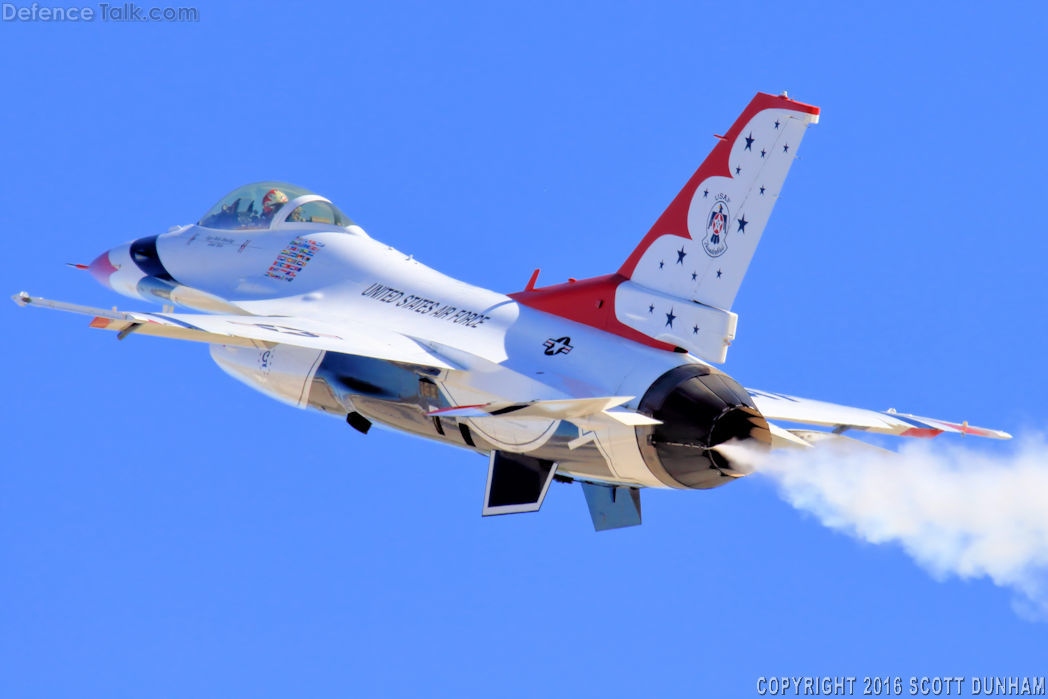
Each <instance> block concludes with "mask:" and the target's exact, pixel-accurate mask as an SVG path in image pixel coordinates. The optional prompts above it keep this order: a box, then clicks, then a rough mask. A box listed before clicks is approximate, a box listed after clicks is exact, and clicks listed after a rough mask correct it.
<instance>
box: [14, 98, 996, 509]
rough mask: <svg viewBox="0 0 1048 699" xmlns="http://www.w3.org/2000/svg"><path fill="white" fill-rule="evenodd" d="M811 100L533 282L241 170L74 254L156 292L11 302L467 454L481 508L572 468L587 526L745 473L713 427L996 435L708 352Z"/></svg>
mask: <svg viewBox="0 0 1048 699" xmlns="http://www.w3.org/2000/svg"><path fill="white" fill-rule="evenodd" d="M818 116H819V109H818V108H817V107H813V106H811V105H807V104H802V103H800V102H797V101H794V100H792V99H790V98H788V97H787V96H786V95H785V93H784V94H782V95H777V96H776V95H769V94H762V93H758V94H757V95H756V96H755V97H754V98H753V100H752V101H751V102H750V104H749V105H748V106H747V107H746V109H745V110H744V111H743V112H742V114H741V116H739V117H738V119H736V121H735V123H734V124H733V125H732V127H731V128H730V129H729V130H728V131H727V133H726V134H725V135H723V136H718V137H717V139H718V141H717V143H716V145H715V146H714V148H713V151H712V152H711V153H710V155H709V156H708V157H707V158H706V159H705V161H703V163H702V165H701V166H700V167H699V169H698V171H697V172H696V173H695V174H694V175H693V176H692V177H691V179H690V180H688V182H687V184H685V185H684V188H683V189H682V190H681V191H680V193H679V194H678V195H677V197H676V198H675V199H674V200H673V201H672V202H671V203H670V205H669V208H667V209H666V210H665V212H663V214H662V215H661V216H660V217H659V218H658V220H657V221H656V222H655V225H653V226H652V227H651V230H649V231H648V233H647V234H646V235H645V236H644V237H643V238H642V239H641V240H640V243H639V245H637V246H636V248H634V249H633V251H632V252H631V253H629V254H628V256H626V258H625V261H624V262H623V263H622V266H621V267H619V269H618V270H617V271H615V272H612V273H611V274H608V275H606V276H602V277H596V278H593V279H583V280H578V281H576V280H574V279H572V280H569V281H568V282H566V283H562V284H554V285H552V286H541V287H540V286H538V284H537V278H538V270H536V271H535V273H534V274H533V275H532V277H531V279H530V281H529V282H528V284H527V286H526V287H525V288H524V289H523V290H521V291H518V292H516V293H511V294H503V293H500V292H497V291H489V290H487V289H483V288H480V287H476V286H472V285H470V284H468V283H466V282H462V281H458V280H456V279H452V278H450V277H447V276H445V275H443V274H441V273H440V272H437V271H436V270H433V269H431V268H429V267H427V266H425V265H423V264H422V263H420V262H419V261H417V260H415V259H414V258H413V257H412V256H411V255H407V254H404V253H402V252H400V251H398V250H395V249H394V248H392V247H390V246H388V245H386V244H384V243H380V242H379V241H377V240H374V239H373V238H371V237H370V236H369V235H368V234H367V233H365V232H364V230H363V229H362V228H361V227H360V226H358V225H356V224H355V223H354V222H353V221H351V220H350V219H349V218H348V217H347V216H346V215H345V214H343V213H342V212H341V211H340V210H339V209H338V208H337V207H336V206H335V205H334V204H332V203H331V202H330V201H329V200H327V199H326V198H324V197H322V196H320V195H318V194H314V193H313V192H309V191H307V190H304V189H302V188H300V187H295V186H293V185H290V184H285V183H281V182H259V183H255V184H249V185H246V186H244V187H240V188H239V189H236V190H234V191H233V192H232V193H230V194H229V195H227V196H226V197H224V198H223V199H222V200H221V201H219V202H218V203H217V204H215V205H214V207H212V208H211V210H210V211H208V212H207V213H206V214H205V215H204V216H203V218H201V219H200V220H199V221H198V222H197V223H195V224H193V225H187V226H179V227H175V228H172V229H171V230H169V231H168V232H167V233H164V234H162V235H153V236H148V237H144V238H139V239H137V240H134V241H132V242H130V243H125V244H123V245H119V246H117V247H114V248H112V249H110V250H108V251H106V252H104V253H102V254H101V255H99V256H98V258H97V259H95V260H94V261H93V262H92V263H91V264H90V265H79V266H80V267H82V268H86V269H87V270H89V272H90V274H91V275H92V276H93V277H94V278H95V279H96V280H97V281H98V282H100V283H101V284H103V285H105V286H108V287H109V288H111V289H113V290H114V291H117V292H119V293H121V294H124V295H125V296H129V297H131V298H133V299H137V300H142V301H150V302H154V303H157V304H161V305H162V306H163V309H162V310H161V312H152V311H149V312H147V311H129V312H120V311H116V310H113V311H108V310H102V309H97V308H87V307H84V306H77V305H73V304H69V303H62V302H57V301H50V300H47V299H42V298H36V297H32V296H30V295H29V294H27V293H24V292H23V293H20V294H17V295H16V296H15V297H14V300H15V301H16V302H17V303H19V304H22V305H30V306H40V307H46V308H52V309H57V310H62V311H71V312H74V313H83V314H87V315H89V316H92V320H91V322H90V325H91V327H93V328H101V329H105V330H112V331H115V332H116V333H117V338H119V339H121V340H122V339H125V338H127V337H129V336H131V335H154V336H159V337H167V338H175V339H180V340H190V341H195V342H203V343H206V344H207V345H208V346H209V348H210V351H211V356H212V357H213V358H214V360H215V362H216V363H217V364H218V365H219V366H220V367H221V368H222V369H223V370H225V371H226V372H227V373H229V374H230V375H231V376H233V377H234V378H236V379H239V380H240V381H243V382H244V383H246V384H248V385H249V386H252V387H253V388H256V389H258V390H259V391H261V392H263V393H265V394H267V395H269V396H272V397H273V398H277V399H279V400H282V401H284V402H287V403H290V404H291V405H294V406H297V407H300V408H312V409H315V410H319V411H322V412H325V413H330V414H331V415H335V416H338V417H339V418H342V419H344V420H345V421H346V422H348V423H349V425H351V426H352V427H354V428H355V429H357V430H359V431H360V432H363V433H366V432H367V431H368V429H369V428H370V427H371V425H372V423H380V424H383V425H386V426H388V427H392V428H394V429H397V430H402V431H404V432H408V433H411V434H415V435H419V436H422V437H426V438H430V439H436V440H440V441H443V442H446V443H449V444H453V445H455V446H458V447H463V448H465V449H469V450H472V451H475V452H480V453H482V454H486V455H488V456H489V465H488V474H487V482H486V486H485V488H484V498H483V505H482V514H484V515H497V514H508V513H519V512H530V511H536V510H538V509H539V508H540V506H541V505H542V502H543V499H544V498H545V497H546V493H547V490H548V489H549V486H550V483H551V482H552V481H553V480H557V481H562V482H573V481H578V482H579V483H580V484H581V487H582V490H583V492H584V494H585V499H586V502H587V504H588V507H589V511H590V515H591V516H592V519H593V524H594V526H595V528H596V529H597V530H603V529H613V528H617V527H624V526H630V525H636V524H640V522H641V506H640V489H641V488H645V487H647V488H685V489H688V488H713V487H716V486H720V485H724V484H726V483H730V482H731V481H733V480H735V479H736V478H738V477H740V476H743V475H746V473H747V472H748V471H749V468H748V467H747V466H746V465H745V464H743V463H741V462H740V461H739V460H737V459H734V458H732V454H733V452H732V451H731V449H730V448H725V447H726V446H727V445H743V446H749V447H752V448H753V449H758V450H770V449H777V448H794V449H810V448H812V447H813V446H814V445H816V444H818V443H820V442H825V441H835V440H846V439H848V437H845V436H843V435H842V433H843V432H845V431H846V430H855V431H864V432H873V433H879V434H890V435H900V436H904V437H933V436H936V435H938V434H941V433H943V432H951V433H963V434H968V435H977V436H981V437H991V438H995V439H1007V438H1009V435H1008V434H1006V433H1004V432H999V431H996V430H990V429H984V428H980V427H973V426H971V425H968V424H967V423H955V422H947V421H945V420H937V419H931V418H925V417H917V416H915V415H907V414H903V413H897V412H894V411H887V412H878V411H874V410H864V409H860V408H852V407H846V406H841V405H834V404H831V403H825V402H820V401H815V400H808V399H804V398H797V397H794V396H788V395H783V394H780V393H774V392H770V391H760V390H755V389H746V388H743V387H742V386H741V385H740V384H739V383H737V382H736V381H735V380H734V379H733V378H731V377H730V376H728V375H727V374H726V373H724V372H723V371H721V370H719V369H717V368H716V367H715V366H713V365H714V364H720V363H723V362H724V361H725V358H726V354H727V350H728V347H729V345H731V343H732V341H733V340H734V339H735V329H736V321H737V316H736V315H735V313H733V312H732V310H731V308H732V304H733V302H734V300H735V295H736V293H737V292H738V290H739V286H740V284H741V283H742V279H743V276H744V275H745V273H746V269H747V268H748V267H749V264H750V260H751V259H752V257H753V254H754V251H755V250H756V249H757V244H758V243H759V242H760V239H761V235H762V234H763V233H764V229H765V226H766V225H767V222H768V218H769V216H770V215H771V211H772V208H773V207H774V205H775V201H776V200H777V199H778V197H779V193H780V191H781V189H782V186H783V182H784V181H785V179H786V174H787V173H788V172H789V169H790V165H791V164H792V163H793V160H794V158H795V157H796V154H797V151H798V149H799V147H800V145H801V140H802V139H803V137H804V135H805V133H806V132H807V129H808V127H809V126H810V125H811V124H815V123H817V121H818ZM623 252H624V253H625V252H626V249H624V251H623ZM174 306H181V307H184V308H187V309H191V310H193V311H198V312H197V313H175V312H173V310H174ZM201 311H202V312H203V313H200V312H201ZM780 423H785V424H780ZM813 426H814V427H815V428H822V429H813ZM478 488H479V483H478Z"/></svg>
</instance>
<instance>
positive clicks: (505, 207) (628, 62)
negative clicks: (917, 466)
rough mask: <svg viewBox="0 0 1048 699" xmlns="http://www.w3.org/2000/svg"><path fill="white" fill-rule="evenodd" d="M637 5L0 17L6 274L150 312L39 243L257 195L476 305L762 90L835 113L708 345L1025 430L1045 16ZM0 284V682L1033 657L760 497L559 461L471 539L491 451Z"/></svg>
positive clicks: (955, 604) (1037, 403)
mask: <svg viewBox="0 0 1048 699" xmlns="http://www.w3.org/2000/svg"><path fill="white" fill-rule="evenodd" d="M650 5H651V4H650V3H607V2H601V3H597V2H578V3H558V4H542V3H522V4H514V5H502V4H491V3H462V4H454V5H449V4H442V3H398V2H391V3H348V4H343V3H327V4H325V3H315V4H313V5H312V6H310V7H297V6H291V5H288V4H287V3H253V4H251V5H250V6H243V7H232V6H212V5H210V4H208V5H204V6H201V7H200V21H199V22H198V23H193V24H150V25H143V24H114V23H101V22H95V23H92V24H80V25H73V24H64V25H57V24H39V23H38V24H25V23H12V22H3V23H0V60H2V65H4V66H5V68H6V70H5V94H6V97H5V100H4V109H3V110H0V127H2V129H3V133H4V134H5V135H6V138H5V143H4V147H3V150H2V155H0V163H2V164H3V167H2V168H0V211H3V215H2V221H3V226H4V230H5V232H6V239H7V240H8V241H9V244H8V251H7V259H8V263H7V265H6V266H5V269H6V272H5V275H4V278H5V280H6V283H7V287H8V289H7V293H9V294H13V293H15V292H17V291H20V290H23V289H24V290H27V291H29V292H31V293H33V294H37V295H42V296H46V297H49V298H57V299H62V300H67V301H73V302H79V303H85V304H91V305H99V306H103V307H108V306H111V305H113V304H119V305H120V306H121V307H128V308H132V307H135V304H134V302H131V301H129V300H127V299H123V298H122V297H118V296H116V295H115V294H113V293H112V292H109V291H108V290H106V289H103V288H101V287H99V286H97V285H96V284H94V282H93V281H92V280H91V279H90V278H89V277H88V276H87V275H84V274H81V273H77V272H74V271H72V270H70V269H68V268H66V267H65V266H64V265H63V263H65V262H67V261H68V262H89V261H90V260H91V259H92V258H93V257H94V256H95V255H97V254H98V253H99V252H101V251H102V250H104V249H106V248H109V247H111V246H112V245H114V244H116V243H119V242H123V241H126V240H129V239H132V238H136V237H140V236H143V235H150V234H155V233H160V232H163V231H165V230H167V228H168V227H169V226H171V225H173V224H178V223H187V222H191V221H193V220H196V219H197V218H198V217H199V216H200V215H201V214H202V213H203V212H204V211H206V210H207V209H208V207H210V206H211V205H212V204H213V203H214V201H215V200H217V199H218V198H219V197H220V196H222V195H223V194H224V193H225V192H227V191H228V190H230V189H232V188H234V187H236V186H238V185H240V184H242V183H245V182H249V181H255V180H262V179H279V180H287V181H291V182H295V183H299V184H301V185H303V186H306V187H309V188H311V189H315V190H317V191H320V192H322V193H324V194H326V195H327V196H329V197H330V198H331V199H332V200H334V201H335V202H336V203H337V204H338V205H339V206H340V207H341V208H342V209H343V210H345V211H346V212H347V213H348V214H349V215H350V216H351V217H353V218H354V219H355V220H356V221H357V222H359V223H360V224H361V225H362V226H363V227H364V228H365V229H367V230H368V232H369V233H370V234H371V235H372V236H374V237H376V238H378V239H380V240H383V241H386V242H388V243H390V244H391V245H394V246H396V247H397V248H399V249H401V250H405V251H407V252H412V253H414V254H415V256H416V258H418V259H420V260H422V261H423V262H425V263H427V264H430V265H431V266H434V267H436V268H438V269H441V270H442V271H444V272H447V273H449V274H451V275H453V276H456V277H460V278H462V279H465V280H466V281H469V282H472V283H476V284H480V285H483V286H488V287H491V288H494V289H497V290H500V291H505V292H510V291H516V290H518V289H520V288H522V287H523V286H524V284H525V283H526V281H527V279H528V276H529V275H530V273H531V270H532V269H534V268H535V267H541V268H542V277H541V280H542V281H545V282H553V281H561V280H564V279H566V278H567V277H569V276H574V277H579V278H581V277H585V276H592V275H597V274H603V273H607V272H610V271H613V270H614V269H616V268H617V267H618V266H619V264H620V263H621V262H622V260H623V259H625V257H626V256H627V255H628V254H629V252H630V251H631V250H632V248H633V246H634V245H635V244H636V242H637V241H639V240H640V238H641V237H642V236H643V235H644V233H645V232H646V231H647V229H648V227H649V226H650V225H651V223H652V222H653V221H654V220H655V218H656V217H657V216H658V215H659V213H660V212H661V211H662V210H663V209H664V208H665V206H666V205H667V204H668V203H669V201H670V200H671V199H672V197H673V196H674V195H675V194H676V192H677V191H678V190H679V188H680V187H681V186H682V185H683V183H684V182H685V180H686V179H687V177H688V176H689V175H690V174H691V173H692V172H693V171H694V169H695V168H696V167H697V166H698V164H699V163H700V162H701V160H702V159H703V158H704V157H705V155H706V153H707V152H708V151H709V149H710V148H711V147H712V146H713V143H714V140H713V138H712V135H713V134H714V133H721V132H723V130H724V129H726V128H727V127H728V126H729V125H730V124H731V122H732V121H733V120H734V118H735V117H736V115H737V114H738V113H739V112H740V110H741V109H742V108H743V106H745V104H746V103H747V101H748V100H749V99H750V98H751V97H752V95H753V93H754V92H756V91H758V90H763V91H767V92H779V91H781V90H783V89H788V90H789V91H790V95H791V96H793V97H795V98H797V99H799V100H802V101H806V102H809V103H812V104H816V105H819V106H821V107H822V109H823V113H822V119H821V123H820V124H818V125H817V126H815V127H813V128H812V129H811V130H810V131H809V132H808V135H807V137H806V138H805V141H804V144H803V147H802V149H801V152H800V159H799V160H798V161H797V162H796V163H795V164H794V167H793V169H792V171H791V173H790V178H789V181H788V182H787V184H786V187H785V192H784V195H783V197H782V199H781V200H780V202H779V204H778V206H777V208H776V211H775V214H774V216H773V217H772V219H771V222H770V224H769V226H768V229H767V230H766V233H765V237H764V240H763V242H762V245H761V248H760V249H759V250H758V252H757V255H756V258H755V260H754V262H753V265H752V266H751V268H750V272H749V275H748V277H747V280H746V282H745V284H744V285H743V287H742V290H741V292H740V294H739V297H738V299H737V301H736V304H735V307H734V310H735V311H736V312H738V314H739V316H740V320H739V331H738V338H737V340H736V344H735V345H734V346H733V348H732V349H731V351H730V353H729V357H728V362H727V364H726V365H725V367H724V368H725V369H726V370H727V371H728V372H729V373H731V374H732V375H734V376H735V377H736V378H738V379H739V380H740V381H741V382H742V383H743V384H744V385H747V386H753V387H759V388H763V389H768V390H776V391H783V392H789V393H795V394H798V395H803V396H808V397H812V398H821V399H826V400H832V401H837V402H843V403H848V404H852V405H858V406H865V407H870V408H878V409H884V408H888V407H895V408H898V409H899V410H900V411H906V412H912V413H916V414H923V415H931V416H936V417H942V418H945V419H951V420H964V419H967V420H970V421H971V422H972V423H974V424H981V425H986V426H990V427H996V428H1000V429H1005V430H1008V431H1010V432H1013V433H1015V434H1030V433H1034V432H1037V431H1040V430H1043V428H1044V426H1045V424H1046V421H1048V415H1046V410H1045V405H1044V399H1043V396H1044V395H1045V389H1046V388H1048V386H1046V382H1045V379H1044V376H1043V370H1042V367H1041V359H1042V357H1043V356H1044V354H1045V350H1046V344H1048V343H1046V339H1045V322H1044V308H1045V306H1046V301H1048V298H1046V297H1048V291H1046V285H1045V283H1044V276H1043V272H1042V268H1043V260H1044V258H1045V254H1046V252H1048V243H1046V238H1045V236H1044V233H1043V222H1042V218H1043V215H1042V212H1041V209H1042V208H1043V207H1042V202H1043V199H1044V196H1045V172H1044V162H1045V160H1046V156H1048V152H1046V147H1045V142H1044V139H1043V136H1042V128H1041V122H1042V121H1043V118H1044V114H1045V112H1046V106H1048V100H1046V98H1045V96H1044V91H1043V89H1042V87H1041V85H1040V83H1039V80H1038V78H1039V76H1040V73H1041V72H1042V71H1043V69H1044V66H1045V65H1046V64H1048V60H1046V59H1048V55H1046V50H1045V42H1044V38H1043V26H1044V24H1045V22H1046V20H1048V12H1046V10H1045V9H1044V8H1043V7H1042V6H1041V5H1038V4H1034V3H1029V4H1018V3H1016V4H1004V5H1000V6H995V7H994V8H993V10H992V11H990V9H989V7H988V6H986V5H976V4H974V3H969V4H958V3H928V4H921V5H919V6H909V5H903V4H898V5H890V4H889V5H885V4H883V3H878V4H861V3H855V4H843V5H842V4H838V5H832V6H831V5H828V4H825V3H792V4H789V5H782V4H778V5H770V4H769V5H762V4H755V3H735V4H724V3H709V4H703V3H672V2H666V3H656V4H655V7H651V6H650ZM16 253H17V254H16ZM140 305H141V304H140ZM0 309H2V310H0V313H2V319H3V323H4V325H5V327H6V328H7V329H8V330H7V334H6V338H7V342H6V345H7V353H6V361H5V362H4V364H5V369H4V370H3V371H2V373H0V376H2V381H3V384H2V385H3V388H4V394H5V395H6V396H7V397H8V400H7V402H6V407H5V408H4V419H3V422H2V424H3V428H2V429H3V434H4V436H5V440H4V441H5V442H6V443H7V445H8V449H7V456H6V458H5V459H3V466H2V468H0V476H2V487H0V566H2V571H3V574H2V575H0V658H3V659H4V660H3V663H2V664H3V665H4V666H5V668H4V670H3V672H0V695H3V696H20V697H37V696H40V697H52V696H107V697H119V696H129V697H130V696H151V697H163V696H196V697H203V696H244V697H249V696H250V697H254V696H257V697H269V696H273V697H277V696H289V695H292V696H302V695H306V696H346V695H358V696H364V695H403V696H417V695H420V694H439V695H455V696H474V695H490V694H495V693H498V694H505V695H507V696H518V695H519V696H528V695H535V694H546V695H564V696H567V695H574V696H596V695H600V696H627V695H638V694H642V695H662V696H739V697H745V696H754V695H755V687H756V680H757V678H758V677H760V676H762V675H784V674H786V675H789V674H792V675H801V674H834V675H857V676H860V677H861V676H863V675H879V676H885V675H900V676H903V677H909V676H910V675H918V676H920V675H968V676H971V675H976V674H998V675H1000V674H1019V675H1023V674H1037V673H1041V672H1043V670H1044V664H1043V661H1044V652H1043V649H1044V648H1045V646H1046V642H1048V625H1045V624H1038V623H1031V622H1028V621H1025V620H1023V619H1022V618H1020V616H1018V615H1016V614H1015V613H1014V612H1013V610H1012V606H1011V605H1012V594H1011V593H1010V592H1009V591H1008V590H1005V589H1001V588H998V587H995V586H993V585H992V584H991V583H990V582H988V581H986V580H985V579H973V580H959V579H957V578H946V579H944V580H936V579H933V577H931V576H929V575H928V574H927V573H926V572H925V571H924V570H922V569H921V568H919V567H918V566H917V565H916V564H915V563H913V562H912V561H911V560H910V558H908V557H907V556H906V555H905V553H904V552H903V551H902V550H901V549H900V548H898V547H895V546H891V545H888V546H874V545H870V544H865V543H860V542H858V541H856V540H854V539H852V538H849V537H847V536H844V535H842V534H840V533H836V532H832V531H830V530H828V529H826V528H824V527H823V526H822V525H820V524H819V522H818V521H817V520H816V519H815V518H814V517H812V516H810V515H806V514H804V513H801V512H799V511H797V510H795V509H793V508H792V507H790V506H789V505H788V504H786V503H785V502H784V501H783V500H782V499H781V498H780V497H779V496H778V495H777V492H776V488H775V486H774V485H773V484H772V483H771V482H769V481H768V480H766V479H762V478H759V477H754V478H748V479H744V480H742V481H740V482H738V483H735V484H732V485H730V486H728V487H725V488H720V489H717V490H715V491H710V492H666V491H658V492H653V491H645V493H644V516H645V523H644V525H643V526H642V527H639V528H633V529H630V530H623V531H617V532H606V533H601V534H595V533H594V532H593V531H592V528H591V525H590V522H589V517H588V515H587V512H586V508H585V504H584V500H583V497H582V494H581V492H580V491H579V490H578V488H577V487H574V486H564V485H557V486H554V487H553V489H552V491H551V493H550V496H549V497H548V499H547V501H546V504H545V505H544V507H543V510H542V512H541V513H539V514H534V515H522V516H512V517H500V518H488V519H483V520H482V519H481V517H480V500H481V497H482V492H483V485H484V470H485V463H484V460H483V459H481V458H479V457H476V456H473V455H470V454H468V453H465V452H460V451H457V450H454V449H451V448H448V447H442V446H440V445H437V444H430V443H427V442H423V441H419V440H415V439H411V438H408V437H405V436H401V435H398V434H395V433H391V432H382V431H373V432H372V433H371V434H369V435H367V436H366V437H364V436H361V435H359V434H357V433H356V432H354V431H352V430H350V429H348V428H347V427H346V426H345V425H344V424H341V423H340V422H339V421H337V420H334V419H330V418H325V417H323V416H320V415H318V414H314V413H306V412H300V411H295V410H294V409H292V408H288V407H285V406H283V405H281V404H277V403H275V402H272V401H270V400H268V399H266V398H265V397H263V396H262V395H261V394H256V393H253V392H252V391H251V390H250V389H248V388H246V387H244V386H242V385H240V384H238V383H236V382H234V381H233V380H232V379H229V378H228V377H226V376H225V375H224V374H222V373H221V371H220V370H219V369H218V368H217V367H216V366H214V365H213V364H212V362H211V360H210V358H209V356H208V354H207V351H206V349H205V348H202V347H199V346H196V345H190V344H187V343H178V342H173V341H170V342H168V341H162V340H155V339H152V338H134V337H132V338H129V339H128V340H127V341H124V342H116V340H115V339H114V337H113V336H112V335H111V334H109V333H101V332H95V331H92V330H90V329H88V328H87V327H86V322H85V321H84V319H83V318H77V317H73V316H63V315H59V314H54V313H47V312H43V311H33V310H22V309H18V308H17V307H16V306H15V305H14V304H7V305H5V306H0ZM942 439H947V437H943V438H942ZM983 447H984V448H986V449H990V450H1008V449H1010V448H1011V447H1010V446H1009V445H1006V444H1000V443H989V444H986V445H983ZM1046 497H1048V496H1046Z"/></svg>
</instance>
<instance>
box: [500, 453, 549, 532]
mask: <svg viewBox="0 0 1048 699" xmlns="http://www.w3.org/2000/svg"><path fill="white" fill-rule="evenodd" d="M556 471H557V465H556V464H555V463H553V462H552V461H546V460H545V459H536V458H534V457H531V456H526V455H524V454H514V453H512V452H503V451H493V452H491V461H490V462H489V464H488V482H487V486H486V487H485V488H484V509H483V511H482V514H483V515H484V516H485V517H486V516H488V515H508V514H515V513H518V512H536V511H537V510H538V509H539V508H540V507H542V501H543V500H544V499H545V498H546V491H547V490H549V484H550V482H552V480H553V474H554V473H556Z"/></svg>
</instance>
